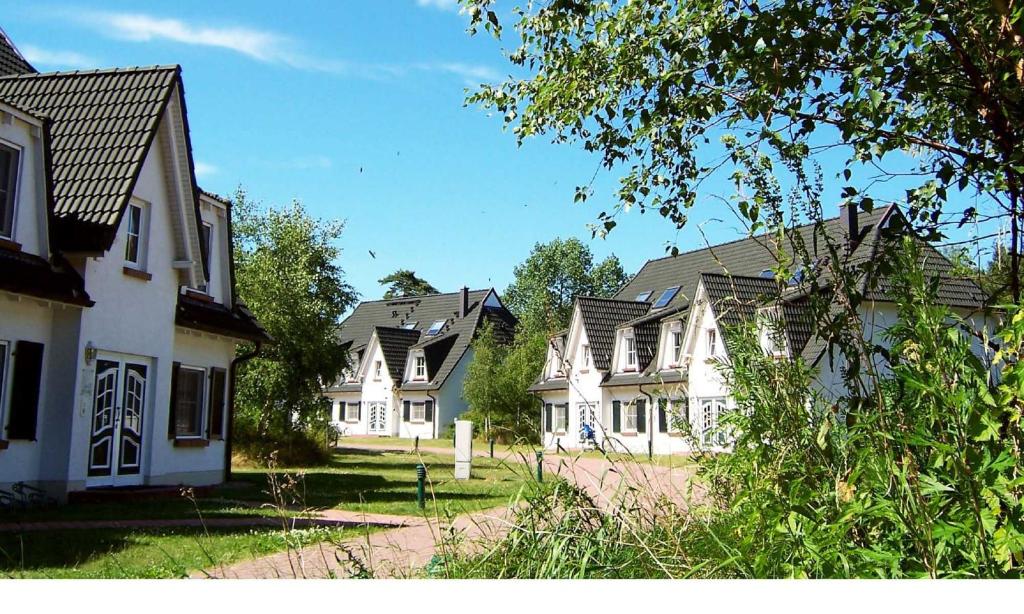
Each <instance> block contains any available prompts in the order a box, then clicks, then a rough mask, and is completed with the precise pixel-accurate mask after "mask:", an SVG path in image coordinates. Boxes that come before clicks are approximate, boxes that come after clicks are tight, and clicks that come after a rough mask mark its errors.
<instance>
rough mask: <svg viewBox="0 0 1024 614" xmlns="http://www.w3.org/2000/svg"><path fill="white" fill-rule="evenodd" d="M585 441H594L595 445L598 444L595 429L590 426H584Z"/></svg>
mask: <svg viewBox="0 0 1024 614" xmlns="http://www.w3.org/2000/svg"><path fill="white" fill-rule="evenodd" d="M583 440H584V441H593V442H594V443H597V437H596V433H594V427H592V426H590V425H589V424H584V425H583Z"/></svg>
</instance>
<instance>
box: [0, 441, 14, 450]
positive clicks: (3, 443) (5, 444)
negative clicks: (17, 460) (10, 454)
mask: <svg viewBox="0 0 1024 614" xmlns="http://www.w3.org/2000/svg"><path fill="white" fill-rule="evenodd" d="M10 445H11V442H9V441H7V440H6V439H0V450H6V449H7V447H8V446H10Z"/></svg>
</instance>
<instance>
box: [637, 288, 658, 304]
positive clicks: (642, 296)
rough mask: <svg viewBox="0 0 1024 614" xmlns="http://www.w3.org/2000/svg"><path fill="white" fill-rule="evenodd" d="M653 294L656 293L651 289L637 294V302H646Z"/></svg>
mask: <svg viewBox="0 0 1024 614" xmlns="http://www.w3.org/2000/svg"><path fill="white" fill-rule="evenodd" d="M652 294H654V293H653V292H651V291H650V290H648V291H647V292H641V293H640V294H637V295H636V302H638V303H646V302H647V299H649V298H651V295H652Z"/></svg>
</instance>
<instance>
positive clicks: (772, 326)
mask: <svg viewBox="0 0 1024 614" xmlns="http://www.w3.org/2000/svg"><path fill="white" fill-rule="evenodd" d="M782 326H783V324H782V314H781V313H780V310H779V308H778V307H776V306H772V307H761V308H760V309H758V310H757V331H758V338H759V340H760V343H761V349H762V350H764V351H765V353H766V354H768V355H769V356H772V357H775V358H779V357H783V356H788V355H789V349H788V347H787V344H786V335H785V332H784V330H783V328H782Z"/></svg>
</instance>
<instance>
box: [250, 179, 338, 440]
mask: <svg viewBox="0 0 1024 614" xmlns="http://www.w3.org/2000/svg"><path fill="white" fill-rule="evenodd" d="M233 226H234V249H235V270H236V283H237V289H238V295H239V298H240V299H241V300H242V301H244V302H245V303H246V304H247V305H248V307H249V308H250V309H251V310H252V312H253V313H254V314H255V315H256V317H257V318H258V319H259V321H260V323H261V324H262V325H263V327H264V328H265V329H266V330H267V332H268V333H270V335H271V337H273V339H274V342H273V343H272V344H268V345H264V346H263V347H262V348H261V351H260V354H259V355H258V356H257V357H256V358H255V359H253V360H251V361H248V362H245V363H243V366H242V368H240V369H239V373H238V380H237V399H236V406H237V419H238V423H239V425H240V428H241V430H240V431H239V434H243V435H244V434H247V433H251V434H252V436H253V437H256V440H255V441H257V442H262V443H260V444H259V445H264V444H265V440H267V439H270V440H271V441H274V442H278V443H280V442H282V441H283V440H290V439H294V436H293V435H291V434H289V433H288V431H290V430H293V429H295V428H299V429H301V428H306V427H309V426H311V425H317V424H320V425H322V424H323V423H324V422H325V421H326V419H327V417H328V416H327V413H326V409H327V405H326V402H325V401H324V399H323V397H322V395H321V387H322V382H329V381H335V380H336V379H337V378H338V376H339V375H340V374H341V372H342V369H343V368H344V367H345V366H346V356H345V352H344V350H343V349H342V348H341V347H339V346H338V344H337V342H336V339H335V329H336V325H337V323H338V321H339V319H340V317H341V315H342V314H343V313H344V312H345V311H347V310H348V309H349V307H351V306H352V304H353V303H354V302H355V300H356V295H355V292H354V291H353V290H352V288H351V287H350V286H349V285H348V284H347V283H346V282H345V280H344V273H343V271H342V270H341V268H339V266H338V265H337V261H338V259H339V255H340V250H339V248H338V247H337V241H338V239H339V238H340V237H341V233H342V229H343V224H342V223H341V222H336V221H321V220H317V219H314V218H312V217H310V216H309V214H308V213H306V210H305V209H304V208H303V207H302V205H301V204H300V203H298V202H294V203H292V204H291V205H289V206H287V207H283V208H280V209H272V208H271V209H266V208H263V207H260V206H258V205H256V204H255V203H253V202H251V201H249V200H248V199H247V198H246V195H245V193H244V192H243V191H241V190H239V192H238V193H237V194H236V196H235V202H234V206H233ZM247 349H249V348H243V350H242V351H246V350H247ZM245 423H249V427H248V428H246V427H245ZM239 443H240V444H242V445H244V444H245V443H246V442H245V440H242V441H239Z"/></svg>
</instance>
